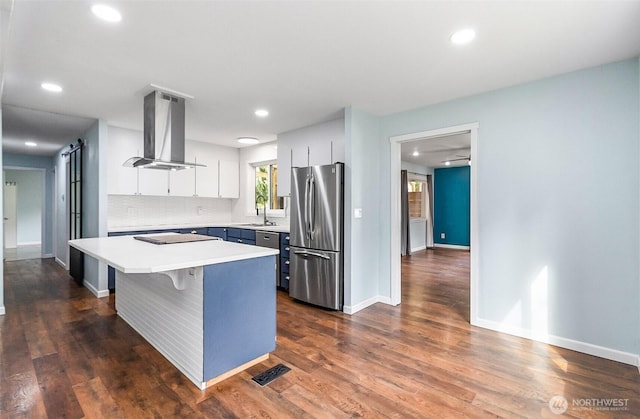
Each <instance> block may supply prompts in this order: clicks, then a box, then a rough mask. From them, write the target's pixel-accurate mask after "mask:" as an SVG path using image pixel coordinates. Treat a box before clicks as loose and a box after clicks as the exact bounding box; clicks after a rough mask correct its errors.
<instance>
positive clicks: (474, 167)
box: [389, 122, 480, 325]
mask: <svg viewBox="0 0 640 419" xmlns="http://www.w3.org/2000/svg"><path fill="white" fill-rule="evenodd" d="M478 130H479V124H478V123H477V122H473V123H469V124H463V125H455V126H450V127H445V128H439V129H434V130H428V131H421V132H414V133H410V134H403V135H397V136H393V137H390V138H389V142H390V143H391V218H390V225H391V278H390V282H391V284H390V285H391V287H390V290H391V292H390V300H391V304H393V305H398V304H400V303H401V299H402V291H401V283H402V272H401V262H400V257H401V256H400V254H401V250H400V249H401V243H400V241H401V238H400V237H401V234H400V169H401V144H402V143H406V142H412V141H417V140H425V139H429V138H435V137H443V136H448V135H453V134H459V133H461V132H470V136H471V162H472V164H471V200H470V204H471V208H470V210H471V220H470V235H471V236H470V245H471V246H470V258H471V261H470V262H471V266H470V268H471V269H470V276H471V278H470V283H469V293H470V297H469V300H470V301H469V310H470V313H469V318H470V323H471V324H472V325H475V324H477V322H478V301H479V299H478V289H479V284H480V275H479V254H480V248H479V238H478Z"/></svg>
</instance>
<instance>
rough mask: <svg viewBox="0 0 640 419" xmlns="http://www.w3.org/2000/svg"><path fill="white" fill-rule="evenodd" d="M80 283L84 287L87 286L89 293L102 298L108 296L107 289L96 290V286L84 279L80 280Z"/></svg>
mask: <svg viewBox="0 0 640 419" xmlns="http://www.w3.org/2000/svg"><path fill="white" fill-rule="evenodd" d="M82 285H84V286H85V288H87V289H88V290H89V291H91V294H93V295H95V296H96V297H98V298H104V297H108V296H109V290H98V289H97V288H96V287H94V286H93V285H91V284H90V283H89V282H87V281H86V280H85V281H82Z"/></svg>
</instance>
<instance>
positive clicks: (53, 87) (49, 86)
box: [40, 82, 62, 93]
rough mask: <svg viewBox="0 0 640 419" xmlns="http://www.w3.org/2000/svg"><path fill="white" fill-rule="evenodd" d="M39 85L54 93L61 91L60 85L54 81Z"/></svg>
mask: <svg viewBox="0 0 640 419" xmlns="http://www.w3.org/2000/svg"><path fill="white" fill-rule="evenodd" d="M40 87H42V88H43V89H44V90H47V91H49V92H54V93H60V92H62V87H60V85H59V84H55V83H47V82H45V83H42V84H41V85H40Z"/></svg>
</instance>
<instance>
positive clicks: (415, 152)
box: [412, 151, 420, 156]
mask: <svg viewBox="0 0 640 419" xmlns="http://www.w3.org/2000/svg"><path fill="white" fill-rule="evenodd" d="M419 155H420V153H418V152H417V151H414V152H413V154H412V156H419Z"/></svg>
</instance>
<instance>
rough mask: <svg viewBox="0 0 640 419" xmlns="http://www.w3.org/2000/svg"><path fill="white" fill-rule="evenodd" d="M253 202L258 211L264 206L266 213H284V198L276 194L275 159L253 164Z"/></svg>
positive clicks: (276, 168) (276, 166) (276, 170)
mask: <svg viewBox="0 0 640 419" xmlns="http://www.w3.org/2000/svg"><path fill="white" fill-rule="evenodd" d="M254 170H255V194H254V204H255V208H256V210H257V212H258V213H262V211H263V210H264V208H265V205H266V209H267V215H280V213H284V198H283V197H279V196H278V181H277V179H278V165H277V164H276V162H275V161H273V162H266V163H259V164H256V165H254Z"/></svg>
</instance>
